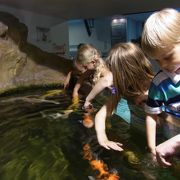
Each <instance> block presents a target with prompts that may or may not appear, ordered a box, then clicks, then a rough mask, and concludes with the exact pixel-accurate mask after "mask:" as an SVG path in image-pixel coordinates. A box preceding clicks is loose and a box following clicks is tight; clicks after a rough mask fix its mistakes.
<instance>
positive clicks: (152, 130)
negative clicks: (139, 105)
mask: <svg viewBox="0 0 180 180" xmlns="http://www.w3.org/2000/svg"><path fill="white" fill-rule="evenodd" d="M156 121H157V115H152V114H151V115H150V114H148V115H147V116H146V136H147V144H148V148H149V150H150V152H151V153H152V154H153V156H155V155H156V151H155V148H156Z"/></svg>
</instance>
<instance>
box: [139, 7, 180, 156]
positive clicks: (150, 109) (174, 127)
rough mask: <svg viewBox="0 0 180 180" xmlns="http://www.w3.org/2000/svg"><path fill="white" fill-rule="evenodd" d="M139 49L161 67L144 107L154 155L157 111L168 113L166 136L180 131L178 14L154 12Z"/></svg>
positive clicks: (179, 38) (167, 11) (148, 20)
mask: <svg viewBox="0 0 180 180" xmlns="http://www.w3.org/2000/svg"><path fill="white" fill-rule="evenodd" d="M142 48H143V50H144V52H145V53H146V54H147V55H148V56H149V57H150V58H152V59H155V60H157V62H158V63H159V66H160V68H161V70H160V71H159V72H158V73H157V74H156V75H155V77H154V79H153V81H152V83H151V87H150V89H149V94H148V101H147V104H146V107H145V111H146V112H147V117H146V127H147V142H148V146H149V149H150V151H151V153H153V154H154V155H155V154H156V151H155V150H156V121H157V115H158V114H161V113H162V112H165V113H167V114H168V115H170V116H171V118H169V119H171V123H169V126H167V127H168V128H171V132H170V131H169V133H167V134H169V137H168V138H170V136H174V135H176V134H179V133H180V13H179V12H178V11H176V10H175V9H171V8H166V9H163V10H161V11H158V12H155V13H153V14H152V15H151V16H150V17H149V18H148V19H147V21H146V23H145V26H144V30H143V33H142ZM168 130H170V129H168Z"/></svg>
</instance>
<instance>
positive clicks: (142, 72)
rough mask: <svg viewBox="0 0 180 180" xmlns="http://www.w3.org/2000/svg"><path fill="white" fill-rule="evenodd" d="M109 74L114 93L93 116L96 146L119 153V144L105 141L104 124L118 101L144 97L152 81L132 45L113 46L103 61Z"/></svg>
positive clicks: (145, 61) (146, 65)
mask: <svg viewBox="0 0 180 180" xmlns="http://www.w3.org/2000/svg"><path fill="white" fill-rule="evenodd" d="M106 62H107V64H108V67H109V69H110V71H111V72H112V74H113V86H114V88H115V93H114V94H112V96H111V97H110V98H109V99H108V102H107V103H106V104H105V105H103V106H102V108H101V109H100V110H99V111H98V113H97V114H96V116H95V129H96V133H97V138H98V142H99V144H100V145H101V146H103V147H105V148H106V149H114V150H117V151H122V150H123V149H122V147H121V146H122V144H120V143H119V142H113V141H110V140H108V138H107V135H106V132H105V127H106V126H105V121H106V119H107V117H109V116H111V114H112V112H113V111H114V110H115V109H116V107H117V104H118V102H119V101H120V99H121V98H126V99H127V100H130V101H134V102H135V99H137V98H139V97H141V96H144V94H145V92H146V91H147V90H148V89H149V85H150V81H151V80H152V78H153V72H152V67H151V64H150V62H149V61H148V59H147V58H146V57H145V55H144V54H143V52H142V50H141V49H140V48H139V47H138V46H137V45H135V44H133V43H120V44H117V45H115V46H114V47H113V48H112V49H111V50H110V53H109V55H108V58H107V60H106Z"/></svg>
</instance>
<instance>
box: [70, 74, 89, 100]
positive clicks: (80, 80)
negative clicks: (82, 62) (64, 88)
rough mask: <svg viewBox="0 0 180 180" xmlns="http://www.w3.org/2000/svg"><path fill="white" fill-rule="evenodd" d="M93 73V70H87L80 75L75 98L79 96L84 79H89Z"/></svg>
mask: <svg viewBox="0 0 180 180" xmlns="http://www.w3.org/2000/svg"><path fill="white" fill-rule="evenodd" d="M91 74H92V72H91V71H86V72H84V73H83V74H82V75H81V76H80V77H79V79H78V81H77V83H76V84H75V86H74V90H73V98H74V97H77V96H78V91H79V89H80V88H81V85H82V83H83V81H85V79H88V78H89V77H90V75H91Z"/></svg>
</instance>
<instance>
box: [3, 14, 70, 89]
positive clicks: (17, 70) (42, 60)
mask: <svg viewBox="0 0 180 180" xmlns="http://www.w3.org/2000/svg"><path fill="white" fill-rule="evenodd" d="M27 34H28V30H27V27H26V26H25V25H24V24H22V23H20V22H19V20H18V19H17V18H16V17H14V16H12V15H11V14H8V13H5V12H0V77H1V78H0V92H2V91H5V90H8V89H10V88H16V87H19V86H29V85H47V84H54V83H55V84H57V83H58V84H63V82H64V79H65V77H66V74H67V73H68V71H70V70H71V69H72V60H68V59H65V58H63V57H59V56H57V55H55V54H53V53H48V52H44V51H42V50H41V49H40V48H37V47H35V46H34V45H32V44H29V43H28V42H27Z"/></svg>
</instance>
